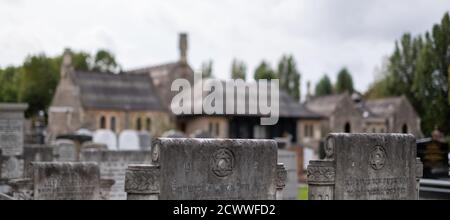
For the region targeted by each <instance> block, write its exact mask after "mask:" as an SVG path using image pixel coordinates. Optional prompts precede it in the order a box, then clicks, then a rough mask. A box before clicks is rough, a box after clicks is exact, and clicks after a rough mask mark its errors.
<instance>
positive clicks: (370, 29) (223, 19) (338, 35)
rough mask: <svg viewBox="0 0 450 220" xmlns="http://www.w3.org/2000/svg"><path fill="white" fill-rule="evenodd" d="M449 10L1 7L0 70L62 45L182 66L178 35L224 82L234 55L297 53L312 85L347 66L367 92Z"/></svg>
mask: <svg viewBox="0 0 450 220" xmlns="http://www.w3.org/2000/svg"><path fill="white" fill-rule="evenodd" d="M449 10H450V0H395V1H391V0H383V1H381V0H370V1H361V0H339V1H337V0H241V1H237V0H220V1H211V0H189V1H186V0H158V1H151V0H63V1H61V0H38V1H36V0H0V49H1V51H0V67H5V66H7V65H11V64H13V65H17V64H20V63H21V62H22V61H23V60H24V58H25V57H26V56H27V55H28V54H36V53H40V52H45V53H46V54H48V55H56V54H59V53H61V52H62V51H63V49H64V48H66V47H70V48H73V49H75V50H85V51H89V52H94V51H96V50H97V49H99V48H107V49H109V50H111V51H112V52H113V53H114V54H116V56H117V59H118V61H119V62H120V63H121V64H122V66H123V68H124V69H125V70H126V69H132V68H136V67H142V66H148V65H153V64H160V63H165V62H169V61H174V60H177V59H178V56H179V55H178V54H179V53H178V45H177V44H178V33H179V32H188V33H189V61H190V63H191V64H192V66H193V67H194V68H195V69H198V68H200V66H201V63H202V62H203V61H205V60H208V59H213V60H214V74H215V75H216V76H217V77H218V78H224V79H225V78H228V77H229V75H230V74H229V72H230V66H231V62H232V60H233V58H238V59H240V60H243V61H245V62H246V63H247V65H248V69H249V71H248V73H247V74H248V78H252V76H253V72H254V69H255V68H256V66H257V65H258V64H259V63H260V61H261V60H263V59H264V60H267V61H268V62H269V63H271V64H272V66H273V67H274V68H275V67H276V65H277V62H278V60H279V59H280V58H281V56H282V55H283V54H293V55H294V57H295V59H296V61H297V64H298V68H299V70H300V71H301V73H302V88H303V89H302V90H303V94H304V93H305V87H306V81H308V80H310V81H312V83H313V85H314V84H315V83H316V82H317V81H318V79H319V78H320V77H321V76H322V75H323V74H324V73H328V74H329V75H330V76H331V78H332V80H333V82H334V81H335V78H336V72H337V71H338V70H339V69H340V68H341V67H343V66H347V67H348V69H349V70H350V72H351V73H352V74H353V77H354V81H355V86H356V88H357V89H358V90H361V91H364V90H366V88H367V87H368V85H369V84H370V83H371V82H372V81H373V79H374V69H375V68H376V67H377V66H380V65H381V63H382V60H383V57H385V56H386V55H388V54H390V53H391V51H392V50H393V47H394V42H395V40H396V39H398V38H399V37H400V36H401V35H402V33H404V32H411V33H413V34H419V33H423V32H425V31H427V30H430V29H431V27H432V25H433V24H435V23H437V22H439V21H440V19H441V18H442V16H443V14H444V13H445V12H446V11H449Z"/></svg>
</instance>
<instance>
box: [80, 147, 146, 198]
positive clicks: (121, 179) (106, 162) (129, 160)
mask: <svg viewBox="0 0 450 220" xmlns="http://www.w3.org/2000/svg"><path fill="white" fill-rule="evenodd" d="M81 160H82V161H86V162H96V163H97V164H98V165H99V167H100V177H101V178H102V179H111V180H114V181H115V183H114V184H113V185H112V188H111V192H110V194H109V197H110V199H111V200H125V199H126V193H125V190H124V188H125V172H126V169H127V167H128V165H130V164H150V163H151V154H150V151H104V150H103V151H99V150H85V151H83V152H82V153H81Z"/></svg>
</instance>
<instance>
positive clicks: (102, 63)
mask: <svg viewBox="0 0 450 220" xmlns="http://www.w3.org/2000/svg"><path fill="white" fill-rule="evenodd" d="M79 56H81V57H80V58H81V60H82V59H83V58H84V60H86V58H88V57H89V55H88V54H85V53H81V54H79ZM91 69H92V70H93V71H97V72H110V73H116V72H119V71H120V66H119V65H118V64H117V62H116V58H115V57H114V55H113V54H112V53H111V52H109V51H107V50H104V49H101V50H99V51H97V53H96V54H95V57H94V63H93V65H92V68H91Z"/></svg>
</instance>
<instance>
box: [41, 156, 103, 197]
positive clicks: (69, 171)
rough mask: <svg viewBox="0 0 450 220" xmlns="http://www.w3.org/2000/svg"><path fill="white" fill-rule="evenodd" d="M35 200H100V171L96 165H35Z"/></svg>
mask: <svg viewBox="0 0 450 220" xmlns="http://www.w3.org/2000/svg"><path fill="white" fill-rule="evenodd" d="M32 166H33V169H34V179H33V185H34V199H35V200H97V199H100V170H99V168H98V166H97V164H95V163H59V162H58V163H33V164H32Z"/></svg>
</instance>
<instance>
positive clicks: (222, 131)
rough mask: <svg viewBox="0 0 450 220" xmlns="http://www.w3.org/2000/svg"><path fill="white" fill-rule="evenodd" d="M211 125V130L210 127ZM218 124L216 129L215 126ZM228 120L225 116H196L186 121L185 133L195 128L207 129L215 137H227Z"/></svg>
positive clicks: (192, 131) (188, 133) (190, 132)
mask: <svg viewBox="0 0 450 220" xmlns="http://www.w3.org/2000/svg"><path fill="white" fill-rule="evenodd" d="M211 126H212V132H211V131H210V128H211ZM217 126H218V128H219V129H218V131H217V129H216V127H217ZM228 126H229V122H228V119H226V118H225V117H214V116H206V117H196V118H192V119H189V120H188V121H187V122H186V134H187V135H190V134H192V133H194V132H195V131H197V130H202V131H208V132H209V133H210V134H211V135H213V137H215V138H229V130H228V129H229V128H228Z"/></svg>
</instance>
